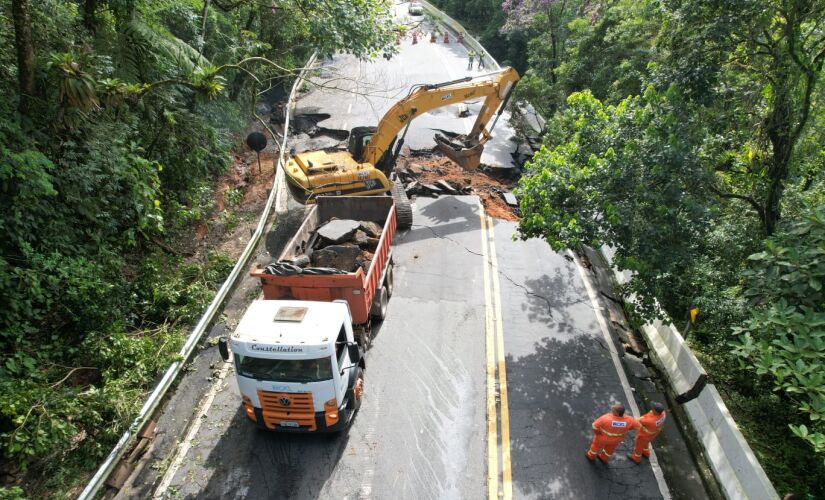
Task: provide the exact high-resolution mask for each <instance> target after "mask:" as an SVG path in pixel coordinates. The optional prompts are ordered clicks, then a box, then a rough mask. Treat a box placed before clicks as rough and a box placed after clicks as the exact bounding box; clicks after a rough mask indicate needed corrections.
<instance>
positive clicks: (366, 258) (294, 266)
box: [264, 219, 383, 276]
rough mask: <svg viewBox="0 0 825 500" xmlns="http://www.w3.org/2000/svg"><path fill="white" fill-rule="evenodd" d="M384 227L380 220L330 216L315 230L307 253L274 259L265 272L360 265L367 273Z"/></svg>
mask: <svg viewBox="0 0 825 500" xmlns="http://www.w3.org/2000/svg"><path fill="white" fill-rule="evenodd" d="M382 230H383V227H382V226H381V224H378V223H376V222H372V221H357V220H352V219H331V220H329V221H327V222H326V223H325V224H323V225H322V226H320V227H318V229H316V230H315V231H314V232H313V233H312V235H311V236H310V237H309V240H307V245H306V248H305V249H304V253H302V254H299V255H296V256H295V258H294V259H292V260H281V261H276V262H272V263H270V264H269V265H267V266H266V267H265V268H264V272H265V273H267V274H273V275H277V276H285V275H293V274H346V273H352V272H355V271H357V270H358V268H359V267H360V268H362V269H363V270H364V272H365V273H367V272H369V268H370V264H371V263H372V259H373V255H374V253H375V249H376V247H377V246H378V241H379V239H380V238H381V231H382Z"/></svg>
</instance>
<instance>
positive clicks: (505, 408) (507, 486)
mask: <svg viewBox="0 0 825 500" xmlns="http://www.w3.org/2000/svg"><path fill="white" fill-rule="evenodd" d="M487 226H488V228H489V238H490V240H489V242H490V262H491V267H492V274H493V296H494V298H495V310H494V311H495V323H496V351H497V352H498V382H499V399H500V401H501V403H500V407H501V475H502V489H503V498H504V500H510V499H512V498H513V475H512V466H511V463H510V403H509V401H508V399H507V370H506V367H505V364H504V353H505V351H504V321H503V320H502V316H501V284H500V282H499V276H498V275H499V272H498V259H497V258H496V244H495V237H494V232H493V219H491V218H490V217H487Z"/></svg>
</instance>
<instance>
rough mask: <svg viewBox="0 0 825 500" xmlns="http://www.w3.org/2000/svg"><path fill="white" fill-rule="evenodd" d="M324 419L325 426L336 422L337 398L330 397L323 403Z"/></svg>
mask: <svg viewBox="0 0 825 500" xmlns="http://www.w3.org/2000/svg"><path fill="white" fill-rule="evenodd" d="M324 420H325V421H326V424H327V427H330V426H333V425H335V424H337V423H338V400H337V399H335V398H332V399H330V400H329V401H327V402H326V403H324Z"/></svg>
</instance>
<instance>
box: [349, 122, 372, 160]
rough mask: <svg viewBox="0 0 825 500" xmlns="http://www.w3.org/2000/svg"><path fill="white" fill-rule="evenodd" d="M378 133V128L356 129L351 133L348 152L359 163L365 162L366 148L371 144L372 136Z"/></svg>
mask: <svg viewBox="0 0 825 500" xmlns="http://www.w3.org/2000/svg"><path fill="white" fill-rule="evenodd" d="M377 131H378V127H355V128H353V129H352V130H351V131H350V133H349V142H348V143H347V151H349V154H351V155H352V157H353V159H355V161H357V162H361V161H363V158H364V146H366V145H367V144H369V142H370V139H372V136H373V135H375V132H377Z"/></svg>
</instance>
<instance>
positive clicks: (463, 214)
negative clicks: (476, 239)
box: [400, 196, 480, 243]
mask: <svg viewBox="0 0 825 500" xmlns="http://www.w3.org/2000/svg"><path fill="white" fill-rule="evenodd" d="M470 200H473V201H470ZM422 201H423V200H422ZM421 205H422V206H421V207H420V209H419V211H418V214H417V215H416V218H415V219H414V220H413V228H412V230H410V231H409V232H408V233H406V234H405V235H404V238H403V240H400V241H401V242H403V243H412V242H415V241H421V240H426V239H432V238H444V237H448V236H450V235H452V234H459V233H466V232H470V231H474V230H476V229H477V228H478V227H479V224H480V219H479V216H478V202H477V199H476V198H474V197H473V198H471V197H455V196H448V197H441V198H438V199H436V200H434V201H432V202H429V200H428V202H426V203H422V204H421Z"/></svg>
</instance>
